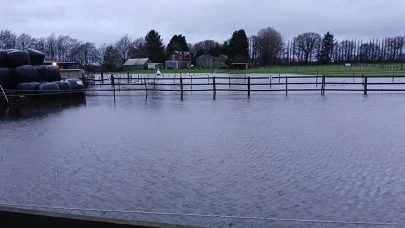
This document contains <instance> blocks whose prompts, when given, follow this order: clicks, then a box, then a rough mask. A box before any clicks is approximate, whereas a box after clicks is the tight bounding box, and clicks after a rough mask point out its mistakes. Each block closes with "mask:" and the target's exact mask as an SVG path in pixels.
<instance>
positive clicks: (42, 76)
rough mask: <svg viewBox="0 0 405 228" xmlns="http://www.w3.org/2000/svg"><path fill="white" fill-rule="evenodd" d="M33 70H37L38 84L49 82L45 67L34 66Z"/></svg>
mask: <svg viewBox="0 0 405 228" xmlns="http://www.w3.org/2000/svg"><path fill="white" fill-rule="evenodd" d="M34 68H35V69H36V70H37V75H38V81H39V82H49V73H48V69H47V67H46V66H44V65H40V66H34Z"/></svg>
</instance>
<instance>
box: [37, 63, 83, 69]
mask: <svg viewBox="0 0 405 228" xmlns="http://www.w3.org/2000/svg"><path fill="white" fill-rule="evenodd" d="M44 65H53V66H58V67H59V69H61V70H63V69H65V70H70V69H80V64H78V63H76V62H54V61H45V62H44Z"/></svg>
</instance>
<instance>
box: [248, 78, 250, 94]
mask: <svg viewBox="0 0 405 228" xmlns="http://www.w3.org/2000/svg"><path fill="white" fill-rule="evenodd" d="M248 96H250V76H249V77H248Z"/></svg>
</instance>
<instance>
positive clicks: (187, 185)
mask: <svg viewBox="0 0 405 228" xmlns="http://www.w3.org/2000/svg"><path fill="white" fill-rule="evenodd" d="M346 80H350V79H346ZM351 80H352V79H351ZM388 80H390V79H388ZM398 80H400V79H398ZM224 86H225V85H224ZM105 93H109V92H105ZM314 93H315V92H314ZM314 93H307V94H291V95H289V96H285V95H281V94H280V93H275V94H270V93H254V94H252V96H251V97H250V99H248V98H247V96H246V93H239V92H236V93H225V92H223V93H219V94H218V95H217V98H216V100H213V99H212V96H211V93H205V92H188V93H187V94H186V96H184V99H183V100H181V99H180V97H179V96H178V94H179V93H178V92H157V91H156V92H153V91H150V92H149V93H148V96H147V97H146V96H145V93H144V92H142V91H138V92H134V94H132V95H134V96H117V98H116V102H114V100H113V98H112V97H110V96H90V95H89V96H87V98H86V100H85V101H80V102H76V103H74V104H69V105H59V106H56V107H55V106H52V107H50V106H43V105H39V106H27V107H25V108H24V107H21V108H20V109H18V110H15V109H9V110H7V109H0V145H1V148H0V156H1V157H0V204H7V205H20V207H23V205H37V206H42V208H41V209H42V210H50V211H58V212H64V213H75V214H86V215H95V216H102V217H114V218H124V219H135V220H144V221H155V222H165V223H175V224H184V225H194V226H202V227H371V226H372V225H370V224H365V223H373V224H374V225H376V224H375V223H379V224H380V226H373V227H386V226H384V225H387V224H388V225H390V226H389V227H401V225H400V224H401V223H405V214H404V213H403V212H404V210H405V188H404V186H405V176H404V175H403V174H404V173H405V153H404V148H405V134H404V131H405V119H404V118H403V117H404V116H405V108H404V107H405V99H404V95H403V94H392V93H384V94H369V95H368V96H363V95H362V94H361V93H355V92H354V93H339V94H336V93H330V94H328V93H326V96H320V95H319V94H318V92H316V94H314ZM118 94H120V93H117V95H118ZM122 94H123V93H122ZM93 95H95V93H94V94H93ZM52 208H53V209H52ZM81 209H99V210H98V211H95V210H92V211H84V210H81ZM154 213H157V214H154ZM202 215H219V216H222V217H214V216H202ZM226 216H230V217H226ZM275 219H281V220H275ZM290 219H291V220H290ZM286 220H289V221H286ZM300 220H304V221H300ZM328 221H331V222H330V223H322V222H328ZM333 221H335V222H333ZM354 222H359V223H358V224H354Z"/></svg>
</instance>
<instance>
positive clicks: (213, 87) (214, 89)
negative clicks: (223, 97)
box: [212, 76, 217, 97]
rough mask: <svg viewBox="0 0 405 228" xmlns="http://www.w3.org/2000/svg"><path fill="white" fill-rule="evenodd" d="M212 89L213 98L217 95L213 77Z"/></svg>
mask: <svg viewBox="0 0 405 228" xmlns="http://www.w3.org/2000/svg"><path fill="white" fill-rule="evenodd" d="M212 89H213V91H214V97H215V96H216V95H217V88H216V86H215V76H214V77H213V78H212Z"/></svg>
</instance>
